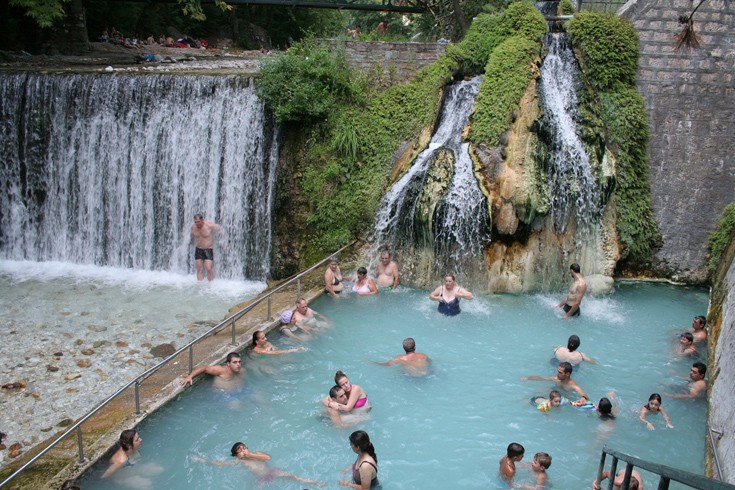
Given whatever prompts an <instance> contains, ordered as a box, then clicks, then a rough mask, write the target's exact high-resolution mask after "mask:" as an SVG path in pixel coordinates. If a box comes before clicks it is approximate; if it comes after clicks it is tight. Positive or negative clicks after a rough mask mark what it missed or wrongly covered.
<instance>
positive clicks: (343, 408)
mask: <svg viewBox="0 0 735 490" xmlns="http://www.w3.org/2000/svg"><path fill="white" fill-rule="evenodd" d="M334 382H335V383H336V384H337V386H339V387H340V388H342V389H343V390H345V394H347V403H344V404H343V403H337V402H335V401H334V400H329V401H328V402H327V403H326V406H327V407H329V408H333V409H335V410H339V411H340V412H350V411H352V410H353V409H355V408H362V407H368V408H366V410H370V408H372V407H371V406H370V403H369V402H368V396H367V393H365V390H363V389H362V387H361V386H359V385H353V384H352V383H350V380H349V379H348V378H347V375H346V374H345V373H343V372H342V371H337V374H335V375H334Z"/></svg>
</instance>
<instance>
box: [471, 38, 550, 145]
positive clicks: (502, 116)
mask: <svg viewBox="0 0 735 490" xmlns="http://www.w3.org/2000/svg"><path fill="white" fill-rule="evenodd" d="M539 59H540V54H539V45H538V42H534V41H530V40H528V39H524V38H522V37H518V36H513V37H511V38H509V39H507V40H506V41H504V42H503V43H501V44H500V46H498V47H497V48H495V49H494V50H493V52H492V55H491V56H490V61H489V62H488V64H487V67H486V68H485V78H484V79H483V81H482V86H481V87H480V92H479V93H478V94H477V102H476V103H475V112H474V114H473V115H472V136H471V138H472V141H474V142H475V143H480V142H484V143H487V144H488V145H490V146H496V145H498V143H499V141H498V138H499V137H500V135H501V133H503V132H504V131H506V130H507V129H508V127H510V125H511V122H512V121H511V120H510V118H511V114H512V113H513V111H514V110H515V109H516V108H517V107H518V103H519V102H520V100H521V97H522V96H523V94H524V93H525V91H526V89H527V88H528V84H529V83H531V80H533V79H534V77H536V76H537V75H538V68H537V62H538V61H539Z"/></svg>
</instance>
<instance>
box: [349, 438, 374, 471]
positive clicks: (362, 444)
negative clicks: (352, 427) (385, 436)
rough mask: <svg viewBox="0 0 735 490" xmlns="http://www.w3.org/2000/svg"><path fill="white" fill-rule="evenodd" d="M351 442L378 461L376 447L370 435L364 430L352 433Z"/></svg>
mask: <svg viewBox="0 0 735 490" xmlns="http://www.w3.org/2000/svg"><path fill="white" fill-rule="evenodd" d="M350 444H352V445H353V446H354V447H355V448H357V449H358V450H359V451H360V452H361V453H367V454H369V455H370V456H372V457H373V459H374V460H375V462H376V463H377V462H378V455H377V454H375V447H373V443H372V442H370V436H369V435H368V433H367V432H365V431H364V430H356V431H355V432H353V433H352V434H350Z"/></svg>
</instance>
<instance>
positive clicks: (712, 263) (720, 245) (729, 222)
mask: <svg viewBox="0 0 735 490" xmlns="http://www.w3.org/2000/svg"><path fill="white" fill-rule="evenodd" d="M733 233H735V202H733V203H730V204H728V205H727V206H725V210H724V211H723V212H722V218H721V219H720V222H719V223H717V228H715V231H713V232H711V233H710V234H709V237H708V240H707V246H708V248H709V252H710V255H709V260H708V261H707V271H708V272H709V274H710V277H713V276H714V274H715V272H716V271H717V267H719V265H720V260H722V254H723V253H724V252H725V249H726V248H727V245H728V244H729V243H730V240H731V239H732V236H733Z"/></svg>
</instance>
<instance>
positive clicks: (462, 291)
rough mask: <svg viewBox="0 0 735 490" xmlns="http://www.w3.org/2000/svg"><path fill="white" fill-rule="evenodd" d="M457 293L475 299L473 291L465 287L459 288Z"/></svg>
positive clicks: (461, 296)
mask: <svg viewBox="0 0 735 490" xmlns="http://www.w3.org/2000/svg"><path fill="white" fill-rule="evenodd" d="M456 295H457V297H459V298H465V299H474V298H475V296H474V295H473V294H472V293H471V292H469V291H467V290H466V289H465V288H457V293H456Z"/></svg>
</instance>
